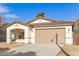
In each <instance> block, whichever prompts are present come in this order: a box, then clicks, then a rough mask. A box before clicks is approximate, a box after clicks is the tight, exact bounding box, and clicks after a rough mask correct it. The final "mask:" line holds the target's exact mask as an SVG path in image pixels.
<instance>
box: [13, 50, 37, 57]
mask: <svg viewBox="0 0 79 59" xmlns="http://www.w3.org/2000/svg"><path fill="white" fill-rule="evenodd" d="M12 56H36V52H33V51H30V52H26V53H22V52H19V53H17V54H14V55H12Z"/></svg>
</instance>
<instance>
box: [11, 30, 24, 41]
mask: <svg viewBox="0 0 79 59" xmlns="http://www.w3.org/2000/svg"><path fill="white" fill-rule="evenodd" d="M24 35H25V33H24V30H23V29H14V30H11V41H12V42H17V41H20V40H24Z"/></svg>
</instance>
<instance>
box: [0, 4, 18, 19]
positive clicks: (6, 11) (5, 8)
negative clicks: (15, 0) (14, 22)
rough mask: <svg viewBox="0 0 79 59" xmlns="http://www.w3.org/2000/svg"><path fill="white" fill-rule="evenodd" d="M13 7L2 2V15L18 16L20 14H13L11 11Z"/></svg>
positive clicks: (0, 6)
mask: <svg viewBox="0 0 79 59" xmlns="http://www.w3.org/2000/svg"><path fill="white" fill-rule="evenodd" d="M11 12H12V11H11V9H10V8H9V7H8V6H6V5H1V4H0V15H1V16H2V17H4V18H13V19H14V18H18V16H17V15H16V14H12V13H11Z"/></svg>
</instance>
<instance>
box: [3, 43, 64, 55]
mask: <svg viewBox="0 0 79 59" xmlns="http://www.w3.org/2000/svg"><path fill="white" fill-rule="evenodd" d="M61 47H63V45H61ZM60 51H61V49H60V48H59V47H58V46H57V45H56V44H54V45H50V44H24V45H23V46H21V47H18V48H13V49H11V50H9V51H8V52H6V53H5V54H4V55H7V56H8V55H9V56H56V55H57V54H58V53H59V52H60Z"/></svg>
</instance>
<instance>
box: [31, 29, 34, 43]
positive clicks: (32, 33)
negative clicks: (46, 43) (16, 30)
mask: <svg viewBox="0 0 79 59" xmlns="http://www.w3.org/2000/svg"><path fill="white" fill-rule="evenodd" d="M31 43H32V44H34V43H35V28H33V29H31Z"/></svg>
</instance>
